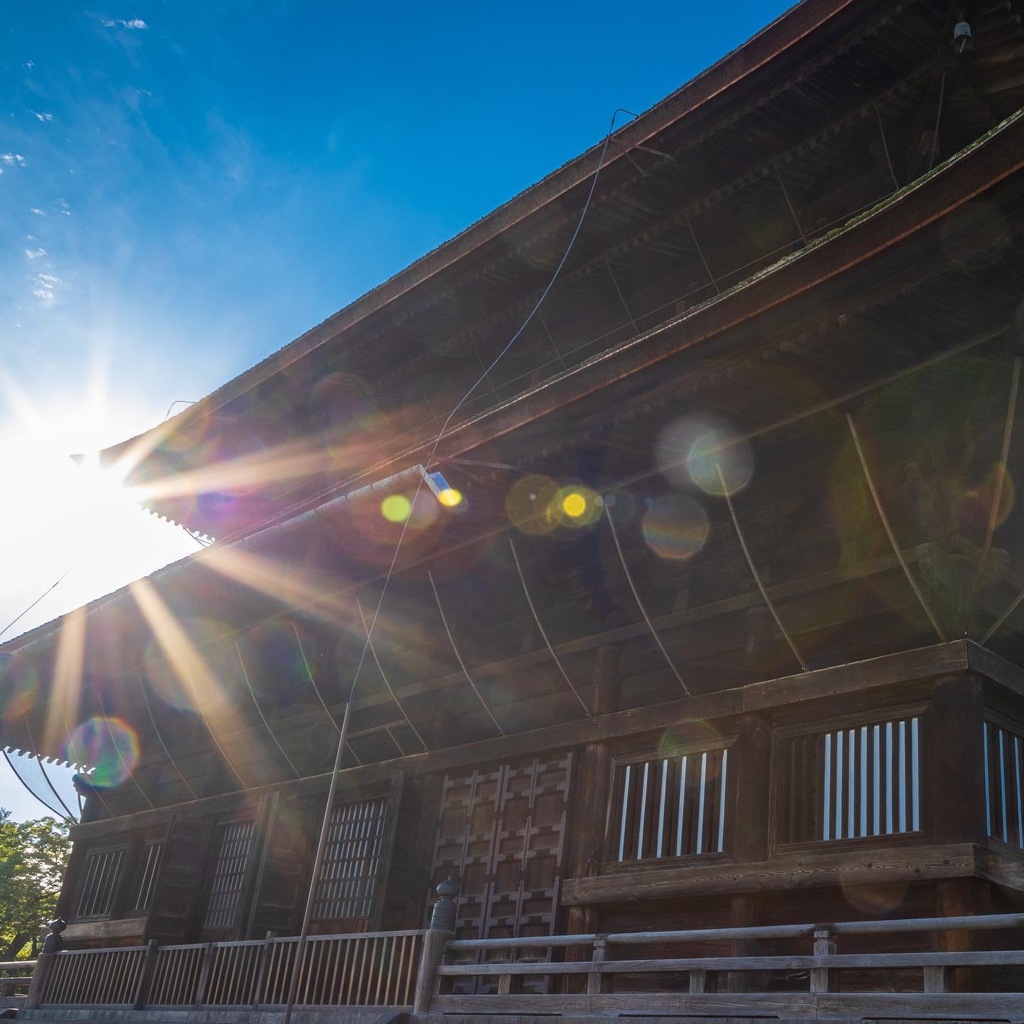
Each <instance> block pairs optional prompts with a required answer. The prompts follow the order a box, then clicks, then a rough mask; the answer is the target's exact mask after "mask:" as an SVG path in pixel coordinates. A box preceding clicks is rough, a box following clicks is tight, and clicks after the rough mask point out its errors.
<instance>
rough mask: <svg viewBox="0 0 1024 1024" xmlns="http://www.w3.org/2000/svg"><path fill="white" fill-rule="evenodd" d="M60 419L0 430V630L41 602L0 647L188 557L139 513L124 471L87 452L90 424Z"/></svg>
mask: <svg viewBox="0 0 1024 1024" xmlns="http://www.w3.org/2000/svg"><path fill="white" fill-rule="evenodd" d="M63 412H64V414H65V415H64V416H62V417H57V416H45V415H43V414H41V413H37V414H36V415H34V416H31V417H19V420H18V421H17V422H16V423H14V424H11V425H8V426H7V428H6V429H5V430H3V431H2V432H0V630H3V629H4V628H5V627H7V625H8V623H9V622H11V620H12V619H14V618H15V617H16V616H18V615H20V614H21V613H23V612H24V611H25V609H26V608H27V607H28V606H29V604H31V603H32V602H35V601H37V600H38V601H39V606H38V609H37V610H34V611H35V614H33V615H31V616H26V617H25V619H24V620H23V621H20V622H19V623H18V625H17V627H16V628H14V629H12V630H11V631H9V632H7V633H5V634H4V635H3V636H2V637H0V639H4V640H6V639H10V638H11V636H13V635H17V633H19V632H21V631H22V630H23V629H24V628H28V627H29V626H31V625H37V624H39V623H41V622H45V621H48V620H49V619H52V618H54V617H56V616H57V615H60V614H63V613H64V612H67V611H70V610H71V609H72V608H75V607H78V606H80V605H83V604H86V603H88V602H89V601H91V600H93V599H94V598H96V597H100V596H102V595H104V594H107V593H110V592H111V591H113V590H117V589H119V588H120V587H122V586H125V585H126V584H127V583H130V582H131V581H132V580H134V579H137V578H139V577H140V576H144V575H147V574H149V573H151V572H153V571H154V570H155V569H157V568H159V567H160V566H161V565H164V564H166V563H167V562H169V561H174V560H176V559H177V558H180V557H182V556H183V555H184V554H187V553H189V552H191V551H194V550H196V544H195V542H194V541H193V540H192V539H191V538H189V537H188V536H187V535H186V534H185V533H184V531H182V530H180V529H178V528H176V527H173V526H171V525H170V524H168V523H164V522H162V521H160V520H158V519H157V518H156V517H155V516H153V515H150V514H149V513H147V512H145V511H144V510H143V509H142V508H141V504H140V503H141V499H142V496H141V495H140V494H139V493H138V492H136V491H135V490H133V489H132V488H130V487H128V486H126V485H125V483H124V468H123V467H119V466H116V465H115V466H112V467H107V466H103V465H101V463H100V459H99V455H98V450H97V447H96V446H91V447H90V445H89V441H90V440H91V437H90V435H91V434H94V431H95V425H94V424H93V423H91V422H90V421H89V420H88V418H87V417H85V416H81V417H77V418H76V417H74V416H70V415H68V412H67V410H66V409H65V410H63ZM108 430H109V427H108ZM122 436H127V433H126V434H124V435H122ZM114 438H115V439H116V434H114ZM50 588H52V593H49V592H48V591H49V589H50ZM44 595H46V596H45V600H41V598H42V597H43V596H44Z"/></svg>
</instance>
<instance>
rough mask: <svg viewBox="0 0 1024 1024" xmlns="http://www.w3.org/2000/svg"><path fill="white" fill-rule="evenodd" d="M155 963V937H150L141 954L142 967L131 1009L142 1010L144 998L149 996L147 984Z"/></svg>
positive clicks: (144, 1006) (144, 1003) (144, 1005)
mask: <svg viewBox="0 0 1024 1024" xmlns="http://www.w3.org/2000/svg"><path fill="white" fill-rule="evenodd" d="M155 963H156V939H150V940H149V942H147V943H146V952H145V953H143V954H142V967H141V969H140V970H139V979H138V981H136V983H135V993H134V995H133V996H132V1009H133V1010H144V1009H145V1008H146V1000H147V999H148V998H149V986H150V981H151V980H152V977H153V968H154V966H155Z"/></svg>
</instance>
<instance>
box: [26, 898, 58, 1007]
mask: <svg viewBox="0 0 1024 1024" xmlns="http://www.w3.org/2000/svg"><path fill="white" fill-rule="evenodd" d="M67 926H68V925H67V922H66V921H65V920H64V919H63V918H62V917H58V918H55V919H54V920H52V921H51V922H50V923H49V925H47V927H48V928H49V929H50V934H49V935H47V936H46V938H45V939H44V940H43V950H42V952H41V953H40V954H39V956H38V957H36V966H35V970H33V971H32V982H31V984H30V985H29V987H28V995H27V996H26V997H25V1009H26V1010H38V1009H39V1007H40V1006H42V1005H43V999H44V998H45V997H46V989H47V988H48V987H49V983H50V975H51V974H52V973H53V968H54V966H55V965H56V963H57V954H58V953H59V952H60V951H61V950H62V949H63V948H64V936H63V932H64V929H65V928H67Z"/></svg>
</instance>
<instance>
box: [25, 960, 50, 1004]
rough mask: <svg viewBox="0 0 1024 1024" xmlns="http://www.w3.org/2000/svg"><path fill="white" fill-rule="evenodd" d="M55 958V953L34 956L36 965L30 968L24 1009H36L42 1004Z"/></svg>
mask: <svg viewBox="0 0 1024 1024" xmlns="http://www.w3.org/2000/svg"><path fill="white" fill-rule="evenodd" d="M56 960H57V954H56V953H40V954H39V956H37V957H36V966H35V967H34V968H33V970H32V981H31V982H30V983H29V986H28V995H27V996H26V997H25V1009H26V1010H38V1009H39V1007H40V1006H42V1005H43V998H44V997H45V995H46V989H47V985H48V983H49V981H50V975H51V974H52V973H53V965H54V963H55V961H56Z"/></svg>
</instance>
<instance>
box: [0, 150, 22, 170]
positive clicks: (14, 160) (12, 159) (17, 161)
mask: <svg viewBox="0 0 1024 1024" xmlns="http://www.w3.org/2000/svg"><path fill="white" fill-rule="evenodd" d="M0 160H2V161H3V162H4V163H5V164H7V166H8V167H24V166H25V158H24V157H23V156H22V155H21V154H20V153H0Z"/></svg>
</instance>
